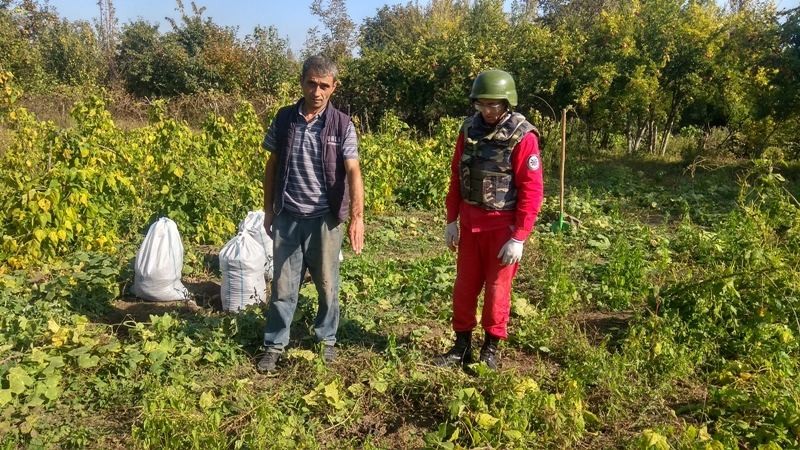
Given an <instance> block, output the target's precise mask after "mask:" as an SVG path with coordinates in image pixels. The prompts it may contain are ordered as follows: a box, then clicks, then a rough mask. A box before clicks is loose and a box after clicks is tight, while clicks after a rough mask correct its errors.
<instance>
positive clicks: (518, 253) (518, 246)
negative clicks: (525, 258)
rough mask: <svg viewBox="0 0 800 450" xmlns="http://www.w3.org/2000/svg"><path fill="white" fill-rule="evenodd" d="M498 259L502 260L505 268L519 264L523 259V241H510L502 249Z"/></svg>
mask: <svg viewBox="0 0 800 450" xmlns="http://www.w3.org/2000/svg"><path fill="white" fill-rule="evenodd" d="M497 258H498V259H500V260H502V263H503V265H504V266H507V265H509V264H516V263H518V262H519V260H520V259H522V241H518V240H516V239H509V240H508V242H506V243H505V245H503V248H501V249H500V253H498V254H497Z"/></svg>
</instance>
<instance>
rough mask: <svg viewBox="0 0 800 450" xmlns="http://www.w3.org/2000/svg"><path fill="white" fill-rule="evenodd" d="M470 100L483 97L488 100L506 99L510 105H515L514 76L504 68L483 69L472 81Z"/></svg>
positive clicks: (515, 89)
mask: <svg viewBox="0 0 800 450" xmlns="http://www.w3.org/2000/svg"><path fill="white" fill-rule="evenodd" d="M469 98H470V100H473V101H475V100H478V99H480V98H485V99H489V100H507V101H508V104H509V105H511V106H517V87H516V85H515V84H514V78H513V77H512V76H511V74H510V73H508V72H506V71H504V70H498V69H490V70H484V71H483V72H481V73H479V74H478V76H477V77H475V81H474V82H473V83H472V92H470V93H469Z"/></svg>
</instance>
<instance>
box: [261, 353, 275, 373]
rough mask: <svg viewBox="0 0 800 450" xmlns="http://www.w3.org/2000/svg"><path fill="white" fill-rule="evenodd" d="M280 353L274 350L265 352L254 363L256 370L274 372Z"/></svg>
mask: <svg viewBox="0 0 800 450" xmlns="http://www.w3.org/2000/svg"><path fill="white" fill-rule="evenodd" d="M280 357H281V354H280V353H276V352H266V353H264V356H262V357H261V360H260V361H258V364H256V370H258V371H259V372H262V373H272V372H275V368H276V366H277V364H278V360H279V359H280Z"/></svg>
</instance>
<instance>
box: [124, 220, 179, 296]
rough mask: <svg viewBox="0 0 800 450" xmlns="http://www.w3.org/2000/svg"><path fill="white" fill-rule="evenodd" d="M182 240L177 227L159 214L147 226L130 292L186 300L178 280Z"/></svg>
mask: <svg viewBox="0 0 800 450" xmlns="http://www.w3.org/2000/svg"><path fill="white" fill-rule="evenodd" d="M181 270H183V243H181V235H180V234H179V233H178V227H177V225H175V222H173V221H172V220H170V219H168V218H166V217H162V218H160V219H158V220H157V221H156V222H155V223H153V224H152V225H150V229H149V230H147V236H145V238H144V241H143V242H142V245H141V246H140V247H139V251H138V252H137V253H136V262H135V264H134V271H135V276H134V279H133V295H135V296H137V297H139V298H141V299H144V300H150V301H154V302H169V301H176V300H186V299H187V298H188V297H189V292H188V291H187V290H186V288H185V287H184V286H183V284H182V283H181Z"/></svg>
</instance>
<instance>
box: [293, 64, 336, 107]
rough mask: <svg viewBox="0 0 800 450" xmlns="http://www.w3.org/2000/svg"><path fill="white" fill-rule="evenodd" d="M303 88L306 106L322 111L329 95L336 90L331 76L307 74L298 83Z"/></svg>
mask: <svg viewBox="0 0 800 450" xmlns="http://www.w3.org/2000/svg"><path fill="white" fill-rule="evenodd" d="M300 84H301V87H302V88H303V98H304V99H305V102H306V106H308V107H309V108H311V109H314V110H318V109H322V108H323V107H324V106H325V105H326V104H327V103H328V99H329V98H331V94H333V91H335V90H336V82H335V81H334V79H333V75H319V74H317V73H315V72H309V73H307V74H306V77H305V78H304V79H303V81H302V82H301V83H300Z"/></svg>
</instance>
